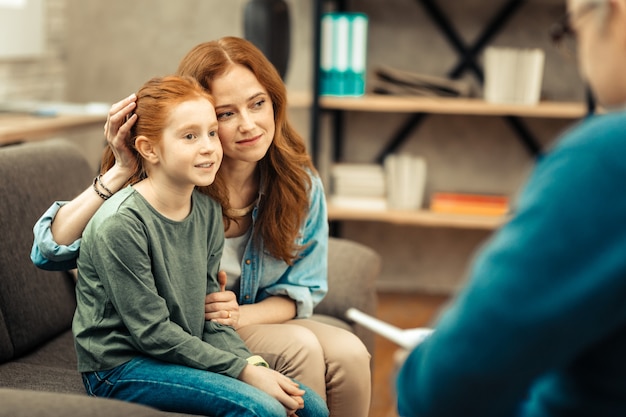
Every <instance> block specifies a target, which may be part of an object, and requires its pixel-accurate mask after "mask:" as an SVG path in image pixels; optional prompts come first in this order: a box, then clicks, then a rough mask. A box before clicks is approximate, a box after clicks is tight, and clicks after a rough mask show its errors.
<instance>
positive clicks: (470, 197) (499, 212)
mask: <svg viewBox="0 0 626 417" xmlns="http://www.w3.org/2000/svg"><path fill="white" fill-rule="evenodd" d="M430 209H431V211H433V212H437V213H452V214H471V215H483V216H503V215H505V214H507V213H509V210H510V206H509V198H508V197H507V196H504V195H491V194H469V193H446V192H435V193H433V195H432V196H431V201H430Z"/></svg>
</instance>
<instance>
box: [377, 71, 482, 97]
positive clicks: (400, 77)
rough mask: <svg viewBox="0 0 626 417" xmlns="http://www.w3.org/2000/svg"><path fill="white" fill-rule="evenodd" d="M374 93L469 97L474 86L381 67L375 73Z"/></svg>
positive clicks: (464, 82)
mask: <svg viewBox="0 0 626 417" xmlns="http://www.w3.org/2000/svg"><path fill="white" fill-rule="evenodd" d="M374 74H375V75H376V78H375V79H374V80H373V81H372V88H371V89H372V92H373V93H376V94H389V95H403V96H405V95H408V96H421V97H469V96H471V95H472V86H471V84H469V83H468V82H466V81H462V80H452V79H450V78H444V77H438V76H435V75H428V74H421V73H417V72H411V71H405V70H399V69H396V68H391V67H389V66H379V67H378V68H376V70H375V71H374Z"/></svg>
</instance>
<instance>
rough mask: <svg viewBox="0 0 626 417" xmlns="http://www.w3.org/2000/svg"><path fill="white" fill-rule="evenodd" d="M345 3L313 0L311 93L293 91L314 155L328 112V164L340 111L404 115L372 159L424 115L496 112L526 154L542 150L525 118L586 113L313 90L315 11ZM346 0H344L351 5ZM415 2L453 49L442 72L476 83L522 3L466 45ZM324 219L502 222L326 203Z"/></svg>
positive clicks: (478, 225)
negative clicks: (306, 119)
mask: <svg viewBox="0 0 626 417" xmlns="http://www.w3.org/2000/svg"><path fill="white" fill-rule="evenodd" d="M348 3H349V2H346V1H345V0H315V3H314V8H315V11H314V13H313V15H314V25H313V27H314V30H315V31H316V33H315V34H314V59H313V65H314V71H313V74H314V80H313V81H314V83H313V86H314V88H313V94H311V96H310V97H307V96H306V94H303V93H300V94H298V95H297V97H298V100H299V103H300V104H303V103H310V106H311V140H312V153H313V157H314V159H316V158H317V157H318V149H319V146H320V145H319V143H320V135H321V134H320V123H321V117H322V114H325V115H327V116H330V122H331V123H330V127H331V130H330V131H331V140H332V142H333V148H334V150H335V154H334V155H333V156H331V161H330V162H331V163H332V162H335V161H341V160H342V156H341V152H340V150H341V148H342V142H343V123H344V118H343V114H344V113H345V112H376V113H403V114H407V115H408V116H409V120H407V123H405V125H404V126H401V127H400V128H399V129H398V133H397V135H396V136H395V137H392V138H389V140H388V141H387V143H388V144H387V146H386V147H385V149H383V151H382V153H381V154H380V155H379V157H378V158H377V162H382V160H383V159H384V157H385V156H386V155H388V154H389V153H392V152H393V151H395V149H397V148H398V147H399V145H400V144H401V143H402V142H403V141H404V140H405V139H406V138H407V137H408V136H409V134H410V133H411V132H412V131H413V130H414V129H416V128H417V127H418V126H419V124H420V123H421V121H422V120H423V119H424V118H425V117H426V116H428V115H430V114H439V115H471V116H483V117H502V118H503V119H505V120H506V121H507V122H508V123H509V125H510V126H511V128H512V129H513V130H514V132H512V134H511V136H512V137H515V136H517V138H518V139H519V140H520V141H521V142H522V144H523V145H524V146H525V147H526V148H527V150H528V151H529V153H530V154H531V155H532V156H535V157H536V156H538V155H540V154H541V153H542V149H541V147H540V145H539V142H538V141H537V140H536V139H535V138H534V136H533V134H532V132H530V130H529V129H528V128H527V127H526V126H525V123H524V120H523V119H526V118H544V119H545V118H553V119H572V120H575V119H579V118H581V117H584V116H585V115H586V114H588V112H589V109H590V105H589V103H585V102H582V101H581V102H559V101H542V102H540V103H538V104H536V105H513V104H495V103H489V102H486V101H485V100H483V99H479V98H444V97H418V96H395V95H394V96H391V95H375V94H366V95H364V96H362V97H334V96H323V95H319V94H318V92H319V91H320V90H319V83H320V80H319V78H320V74H319V72H320V70H319V68H320V57H319V55H320V27H319V22H320V18H321V15H322V13H323V11H324V9H325V8H327V7H326V6H329V5H330V6H331V9H333V8H334V9H335V10H340V11H345V10H347V5H348ZM354 3H355V2H351V3H350V4H354ZM416 3H419V4H421V5H422V6H423V7H424V8H425V10H426V11H427V14H428V15H429V16H430V17H431V19H432V20H433V22H434V23H435V24H436V26H438V27H439V29H441V32H442V35H444V36H445V37H447V38H448V40H449V41H450V43H451V44H453V45H454V46H455V49H456V50H457V52H458V53H459V62H458V63H457V65H456V66H455V67H454V68H452V69H451V70H450V71H449V73H448V74H447V75H448V76H449V77H450V78H458V77H459V76H460V75H461V74H462V73H464V72H465V71H471V72H473V74H474V75H475V76H476V78H477V79H478V80H479V81H480V82H481V83H482V81H483V79H484V75H483V72H482V69H481V68H480V66H479V65H478V63H477V62H476V59H475V57H476V56H477V55H478V54H479V53H480V52H481V51H482V49H483V48H484V47H485V46H487V45H488V43H489V41H490V40H491V39H493V38H494V37H495V35H496V34H497V33H498V32H499V31H500V30H502V29H503V27H504V25H505V22H507V21H508V20H509V19H511V17H512V16H514V15H515V13H517V12H518V11H519V9H520V7H521V6H522V5H523V4H524V3H525V1H524V0H503V1H502V2H501V4H500V5H499V6H498V7H499V9H498V10H497V13H496V14H495V15H494V17H493V19H492V20H491V21H489V22H487V24H486V26H485V28H484V30H483V33H482V34H481V35H480V36H478V37H477V40H476V42H475V44H473V45H466V44H464V43H463V41H462V40H461V38H460V37H459V36H458V34H457V33H456V31H455V29H454V28H453V27H451V25H450V22H449V21H447V19H446V17H445V16H443V14H442V12H441V10H440V8H439V6H438V5H437V4H436V2H435V1H433V0H416ZM328 217H329V220H330V221H334V222H338V221H372V222H385V223H390V224H403V225H412V226H423V227H451V228H465V229H483V230H494V229H497V228H498V227H500V225H502V224H503V223H504V222H505V221H506V218H505V217H501V216H465V215H457V214H441V213H432V212H429V211H428V210H416V211H409V212H407V211H396V210H385V211H373V210H365V209H360V208H347V207H338V206H333V205H332V204H331V205H329V209H328Z"/></svg>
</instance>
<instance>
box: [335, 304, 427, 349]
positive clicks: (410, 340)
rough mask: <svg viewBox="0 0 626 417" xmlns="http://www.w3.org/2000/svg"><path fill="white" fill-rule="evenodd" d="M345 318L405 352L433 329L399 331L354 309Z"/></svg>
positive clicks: (349, 310)
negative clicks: (389, 341)
mask: <svg viewBox="0 0 626 417" xmlns="http://www.w3.org/2000/svg"><path fill="white" fill-rule="evenodd" d="M346 317H348V318H349V319H351V320H353V321H355V322H356V323H358V324H360V325H361V326H363V327H365V328H367V329H370V330H371V331H373V332H374V333H376V334H379V335H381V336H383V337H384V338H386V339H389V340H391V341H392V342H394V343H395V344H397V345H398V346H400V347H402V348H404V349H407V350H411V349H413V348H415V346H417V345H419V344H420V343H422V342H423V341H424V340H425V339H426V338H427V337H428V336H430V335H431V333H432V332H433V329H430V328H427V327H416V328H413V329H400V328H399V327H396V326H393V325H391V324H389V323H386V322H384V321H382V320H380V319H377V318H376V317H372V316H370V315H369V314H366V313H363V312H362V311H360V310H357V309H356V308H349V309H348V311H346Z"/></svg>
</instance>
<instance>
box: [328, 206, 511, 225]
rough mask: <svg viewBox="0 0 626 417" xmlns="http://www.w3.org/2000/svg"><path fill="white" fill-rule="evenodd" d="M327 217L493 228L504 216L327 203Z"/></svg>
mask: <svg viewBox="0 0 626 417" xmlns="http://www.w3.org/2000/svg"><path fill="white" fill-rule="evenodd" d="M328 219H329V220H334V221H346V220H349V221H370V222H383V223H389V224H396V225H407V226H422V227H451V228H460V229H476V230H487V231H489V230H495V229H497V228H499V227H500V226H501V225H502V224H504V222H506V220H507V217H506V216H477V215H460V214H444V213H433V212H431V211H429V210H367V209H356V208H346V207H340V206H335V205H333V204H329V205H328Z"/></svg>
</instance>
